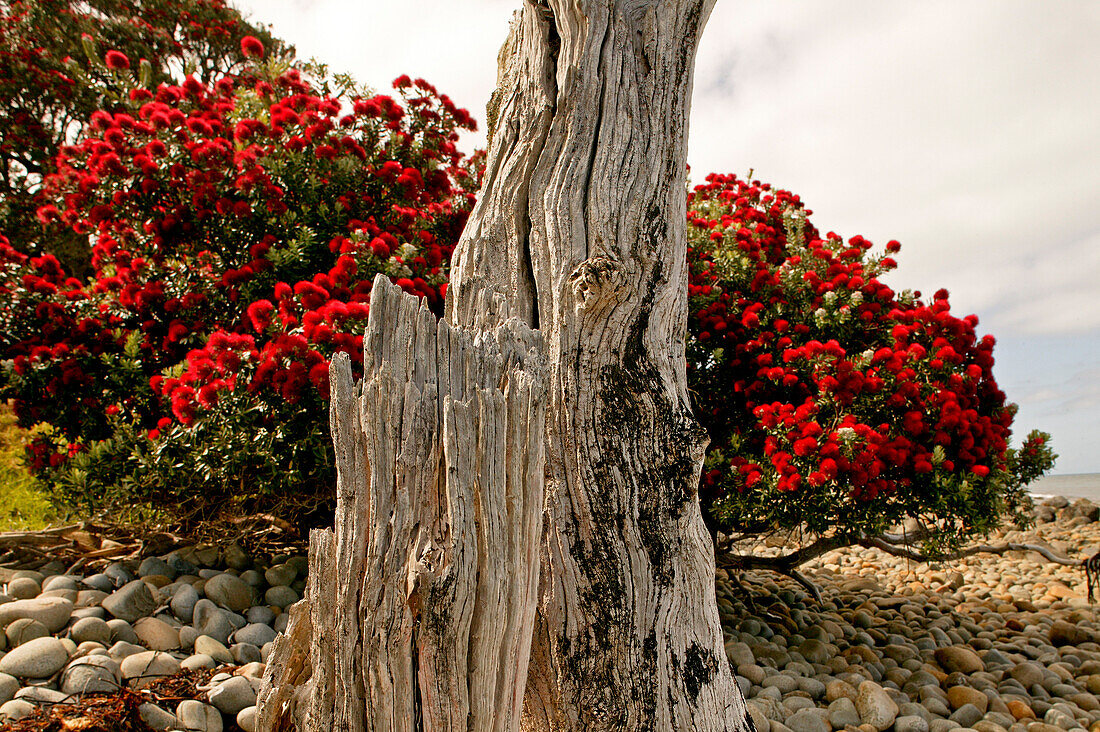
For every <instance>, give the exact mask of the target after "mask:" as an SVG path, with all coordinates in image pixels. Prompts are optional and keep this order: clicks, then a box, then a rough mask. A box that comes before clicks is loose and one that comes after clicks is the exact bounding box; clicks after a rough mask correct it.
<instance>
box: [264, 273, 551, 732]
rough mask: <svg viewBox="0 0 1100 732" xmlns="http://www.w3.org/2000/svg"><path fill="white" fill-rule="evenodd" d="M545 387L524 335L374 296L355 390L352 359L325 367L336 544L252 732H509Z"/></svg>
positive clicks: (533, 578) (317, 553)
mask: <svg viewBox="0 0 1100 732" xmlns="http://www.w3.org/2000/svg"><path fill="white" fill-rule="evenodd" d="M543 371H544V361H543V356H542V342H541V338H540V337H539V335H538V333H537V332H535V331H532V330H531V329H530V328H529V327H527V326H526V325H524V324H523V323H521V322H520V321H519V320H516V319H510V320H505V321H504V322H503V323H502V324H501V325H499V326H498V327H496V328H494V329H491V330H486V331H479V332H477V333H466V332H463V331H462V330H459V329H455V328H453V327H451V326H450V325H449V324H447V323H446V322H444V321H436V319H435V316H434V315H432V314H431V312H430V311H428V310H427V308H426V307H424V306H422V305H421V304H420V303H418V301H417V299H416V298H415V297H413V296H411V295H406V294H404V293H402V292H401V290H400V289H399V288H397V287H396V286H394V285H393V284H391V283H390V282H389V281H388V280H387V279H385V278H384V277H382V276H379V277H378V278H377V279H376V280H375V283H374V290H373V292H372V295H371V309H370V320H369V324H368V326H367V334H366V338H365V344H364V379H363V381H361V382H359V383H358V384H355V383H353V381H352V373H351V363H350V359H349V358H348V357H347V355H346V354H338V355H337V356H336V357H335V358H334V359H333V365H332V369H331V389H332V394H331V414H332V419H331V423H332V424H331V426H332V435H333V442H334V443H335V447H336V463H337V473H338V476H337V510H336V529H335V532H331V531H324V532H314V533H313V535H312V536H311V542H310V575H309V589H308V596H307V605H308V612H307V613H303V612H301V611H299V610H297V608H296V612H298V613H299V614H298V616H297V617H296V620H297V622H296V623H294V624H292V626H291V627H290V628H289V629H288V634H287V636H288V638H284V639H281V640H280V641H279V643H280V644H282V645H280V646H278V647H277V648H276V649H275V651H274V653H273V654H272V662H271V663H270V664H269V668H268V672H267V674H266V675H265V686H264V689H263V690H262V692H261V711H260V726H259V729H264V730H269V729H278V728H279V727H278V725H279V724H280V723H281V720H289V721H293V722H294V723H295V724H296V725H297V727H298V729H301V730H311V731H312V730H372V731H376V732H398V731H400V730H410V731H411V730H421V729H424V730H486V731H487V732H488V731H495V730H500V731H502V732H503V731H506V730H515V729H518V727H519V720H520V715H521V712H522V708H523V693H522V689H523V687H524V680H525V678H526V675H527V664H528V658H529V653H530V648H531V634H532V629H533V625H534V615H535V607H536V598H535V594H536V591H537V585H538V571H539V556H538V547H539V538H540V535H541V531H542V515H543V514H542V503H543V473H544V466H543V450H542V444H543V430H544V425H545V408H544V403H545V401H544V399H543V392H544V385H543V378H544V377H543ZM306 645H308V646H309V648H310V652H309V657H308V659H303V655H302V648H303V647H304V646H306ZM307 665H308V668H307V667H306V666H307Z"/></svg>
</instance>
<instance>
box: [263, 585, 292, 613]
mask: <svg viewBox="0 0 1100 732" xmlns="http://www.w3.org/2000/svg"><path fill="white" fill-rule="evenodd" d="M264 602H266V603H267V604H268V605H274V606H275V607H282V608H286V607H290V606H291V605H293V604H294V603H296V602H298V593H297V592H295V591H294V590H293V589H291V588H290V587H285V586H278V587H272V588H270V589H268V591H267V592H265V593H264Z"/></svg>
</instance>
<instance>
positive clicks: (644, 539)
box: [446, 0, 751, 731]
mask: <svg viewBox="0 0 1100 732" xmlns="http://www.w3.org/2000/svg"><path fill="white" fill-rule="evenodd" d="M712 6H713V0H528V2H525V3H524V5H523V8H522V10H521V11H520V12H519V13H518V14H517V17H516V18H515V20H514V21H513V24H512V28H511V33H510V35H509V38H508V41H507V42H506V43H505V45H504V48H503V49H502V51H501V56H500V71H499V83H498V89H497V92H496V93H495V95H494V98H493V102H492V104H491V109H490V121H491V128H492V136H491V139H490V147H489V157H488V160H487V165H486V175H485V183H484V187H483V191H482V197H481V199H480V200H479V202H478V204H477V205H476V207H475V209H474V211H473V213H472V215H471V218H470V222H469V224H468V225H467V227H466V229H465V231H464V232H463V235H462V238H461V240H460V243H459V245H458V248H457V250H456V254H455V259H454V267H453V270H452V277H451V285H450V289H449V291H448V303H447V310H446V312H447V318H448V319H449V320H450V321H451V322H453V323H454V324H456V325H458V326H461V327H468V328H473V329H477V328H483V327H491V326H493V325H494V324H495V323H496V322H497V320H498V319H497V318H496V317H495V316H494V315H493V313H492V312H490V311H488V310H486V309H485V308H483V307H481V306H480V305H479V303H483V302H487V301H493V302H496V301H500V300H504V301H505V303H506V306H507V307H502V308H501V309H502V310H504V311H507V312H513V313H519V314H523V315H525V317H526V318H527V319H528V322H529V323H530V324H531V325H532V326H534V327H537V328H538V329H539V331H540V332H541V333H542V334H543V337H544V338H545V340H546V347H547V361H548V368H549V377H548V395H547V399H548V406H547V441H546V450H547V471H548V479H547V480H548V482H547V488H546V490H547V504H546V510H547V513H546V522H547V526H546V531H545V532H544V534H545V541H544V544H543V547H542V556H543V569H542V583H541V588H540V607H539V616H538V627H537V631H536V640H535V645H534V648H533V651H532V653H533V659H532V662H531V669H530V675H529V678H528V688H527V691H526V695H527V703H526V712H525V714H526V717H525V722H524V728H525V729H529V730H578V731H579V730H650V729H652V730H672V729H676V730H681V729H682V730H746V729H751V721H750V720H749V719H748V717H747V715H746V712H745V707H744V701H743V699H742V697H741V694H740V692H739V690H738V688H737V686H736V684H735V683H734V681H733V677H732V674H731V673H730V669H729V666H728V662H727V661H726V657H725V653H724V650H723V645H722V635H721V629H720V625H719V620H718V614H717V609H716V607H715V600H714V579H713V578H714V552H713V547H712V545H711V540H710V537H709V536H708V534H707V532H706V530H705V528H704V525H703V521H702V516H701V513H700V507H699V502H698V497H697V495H696V486H697V485H698V479H699V471H700V469H701V465H702V459H703V455H704V451H705V448H706V444H707V438H706V435H705V433H704V431H703V430H702V429H701V428H700V427H699V425H698V424H697V423H696V421H695V420H694V419H693V418H692V415H691V413H690V408H689V402H688V396H687V387H686V375H685V370H684V369H685V358H684V342H685V336H686V307H687V272H686V264H685V254H686V231H685V215H686V201H685V195H684V186H685V175H686V140H687V126H688V109H689V104H690V98H691V85H692V73H693V66H694V58H695V51H696V47H697V43H698V39H699V36H700V34H701V32H702V30H703V26H704V25H705V22H706V19H707V17H708V15H709V13H710V10H711V7H712Z"/></svg>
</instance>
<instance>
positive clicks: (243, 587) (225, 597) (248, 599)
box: [204, 574, 252, 612]
mask: <svg viewBox="0 0 1100 732" xmlns="http://www.w3.org/2000/svg"><path fill="white" fill-rule="evenodd" d="M204 591H205V593H206V596H207V598H209V599H210V600H211V601H213V602H215V603H216V604H218V605H221V606H222V607H225V608H228V609H229V610H232V611H233V612H242V611H244V610H247V609H248V608H250V607H251V606H252V588H251V587H250V586H249V585H247V584H246V583H244V582H242V581H241V580H240V578H238V577H234V576H233V575H231V574H219V575H217V576H216V577H212V578H210V579H209V580H207V581H206V586H205V587H204Z"/></svg>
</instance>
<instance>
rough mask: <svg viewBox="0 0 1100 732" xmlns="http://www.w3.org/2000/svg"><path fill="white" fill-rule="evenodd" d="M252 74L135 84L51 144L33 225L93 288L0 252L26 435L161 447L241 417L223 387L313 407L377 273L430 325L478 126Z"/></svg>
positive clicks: (438, 104) (421, 85)
mask: <svg viewBox="0 0 1100 732" xmlns="http://www.w3.org/2000/svg"><path fill="white" fill-rule="evenodd" d="M254 40H255V39H252V40H250V39H249V38H246V39H244V41H242V49H243V50H245V51H246V53H253V54H258V53H259V52H262V45H261V46H259V47H258V46H257V44H258V41H257V42H256V43H253V42H252V41H254ZM120 55H121V54H120ZM110 63H112V64H116V65H118V64H120V63H121V61H120V60H119V59H118V58H116V57H114V56H112V57H111V61H110ZM252 74H253V75H251V76H243V77H225V78H222V79H219V80H217V81H216V82H214V83H213V84H206V83H203V82H201V81H199V80H197V79H196V78H194V77H188V78H187V79H185V80H184V82H183V83H182V84H179V85H163V84H162V85H160V86H159V87H158V88H157V89H155V90H148V89H144V88H141V87H134V88H133V89H132V90H131V92H130V94H129V97H130V100H131V103H130V107H129V108H128V109H124V110H119V111H114V112H105V111H100V112H96V113H95V114H94V115H93V116H92V119H91V120H90V124H89V127H90V130H91V131H92V133H93V134H90V135H89V136H87V137H86V138H85V139H84V140H83V141H82V142H80V143H79V144H78V145H75V146H71V147H67V148H65V149H64V150H63V152H62V155H61V156H60V158H59V172H58V174H56V175H54V176H52V177H51V178H49V179H48V180H47V184H46V188H47V191H48V193H49V195H50V196H51V197H52V199H53V202H52V203H49V204H47V205H45V206H43V207H42V208H41V209H40V210H39V217H40V220H41V221H42V222H44V223H45V224H47V225H50V226H53V227H59V228H62V229H69V230H71V231H76V232H81V233H83V234H85V235H89V236H91V238H92V240H93V242H94V246H93V259H92V263H93V266H94V269H95V276H94V277H93V278H92V280H90V281H89V282H88V283H86V284H84V283H81V282H79V281H77V280H75V279H71V278H68V277H66V275H65V274H64V272H63V271H62V269H61V267H60V266H59V264H58V262H57V260H56V259H54V258H52V257H49V256H47V257H40V258H34V259H28V258H27V257H24V256H23V255H20V254H18V253H17V252H15V251H14V250H13V249H11V247H9V246H6V244H5V245H0V293H3V294H4V295H6V296H7V298H6V299H7V303H8V304H7V305H5V306H4V308H3V310H2V311H0V325H3V326H5V328H4V336H3V341H2V343H0V345H2V350H3V354H4V357H7V358H12V359H14V365H15V367H14V374H13V378H12V379H10V380H9V381H8V383H6V384H0V392H2V393H3V394H4V395H5V396H10V397H14V398H15V399H16V410H17V413H18V414H19V416H20V418H21V419H22V420H23V421H24V422H38V421H48V422H51V423H53V424H55V425H57V426H58V427H59V428H60V430H61V433H62V434H64V435H65V436H66V437H67V438H69V439H71V440H79V441H83V442H90V443H94V442H96V441H99V440H103V439H104V438H107V437H109V436H111V435H112V434H114V432H115V431H116V430H117V428H118V427H117V425H118V424H120V420H121V421H125V422H134V421H136V423H137V424H139V425H142V427H143V430H144V431H145V432H146V433H148V434H149V435H150V436H152V437H153V438H160V437H161V436H162V435H163V434H165V427H166V426H167V425H166V424H165V422H164V420H165V419H166V418H170V419H174V420H175V421H177V422H178V423H179V424H182V425H185V426H190V425H194V424H195V422H196V420H197V419H198V418H200V417H201V416H202V415H204V414H207V413H212V412H215V411H219V410H222V411H224V410H226V409H230V410H231V409H237V408H238V407H239V404H240V401H239V400H235V401H233V403H232V406H226V404H227V403H226V400H225V399H224V396H225V395H226V394H231V393H233V394H242V393H243V394H251V395H253V399H258V400H260V401H261V402H263V403H266V404H268V405H269V406H268V407H265V410H266V411H265V413H266V414H270V415H272V416H270V417H269V418H268V419H269V420H270V421H272V422H274V421H275V420H276V415H277V414H278V412H279V409H282V408H283V407H282V406H280V405H297V404H299V403H301V402H303V401H305V402H309V403H312V404H316V405H317V408H318V409H320V404H319V403H320V400H322V399H324V398H327V395H328V360H329V358H330V357H331V355H332V354H333V353H335V352H337V351H346V352H349V353H351V354H352V356H353V358H354V359H355V360H356V362H360V361H361V359H362V336H361V333H362V331H363V328H364V326H365V323H366V318H367V314H368V307H367V302H368V301H369V297H370V289H371V281H372V279H373V277H374V275H375V274H377V273H383V274H386V275H388V276H390V277H391V278H392V279H393V280H394V281H396V282H397V283H398V284H399V285H400V286H402V287H403V288H404V289H406V290H407V291H409V292H412V293H415V294H417V295H418V296H421V297H423V298H425V300H426V301H427V302H428V304H429V305H430V306H431V307H433V308H434V309H436V310H437V311H439V310H441V308H442V292H443V288H445V284H446V277H447V273H446V267H447V265H448V262H449V260H450V255H451V251H452V249H453V246H454V241H455V240H456V239H457V235H458V233H459V231H461V227H462V225H463V224H464V222H465V217H466V212H467V210H468V207H469V205H470V203H471V201H472V200H473V192H472V187H473V186H474V185H475V180H474V171H472V170H471V169H470V167H469V165H468V163H467V162H466V161H465V160H464V159H463V157H462V155H461V154H460V153H459V152H458V150H457V148H456V147H455V144H454V143H455V141H456V140H457V137H458V136H457V130H458V129H459V128H461V127H472V126H473V122H472V120H471V119H470V117H469V115H468V114H467V113H466V112H465V111H464V110H460V109H458V108H456V107H455V106H454V104H453V103H452V102H451V101H450V100H449V99H448V98H447V97H446V96H443V95H439V94H438V93H437V92H436V91H435V89H434V88H433V87H432V86H431V85H430V84H428V83H427V82H424V81H423V80H417V81H416V82H410V84H408V85H403V86H402V95H403V98H402V99H400V100H398V99H395V98H393V97H390V96H386V95H374V96H369V97H355V98H352V99H338V98H334V97H330V96H325V95H324V94H322V93H319V92H318V91H317V90H316V89H315V87H314V85H313V84H311V83H309V82H308V81H307V80H306V79H304V78H303V77H302V76H301V74H300V72H298V71H297V70H295V69H292V70H290V71H288V72H286V73H284V74H282V75H281V76H278V77H276V78H266V77H264V76H263V72H261V71H259V70H254V71H253V72H252ZM244 110H248V113H247V114H245V113H244ZM298 437H301V436H296V435H293V434H287V435H286V436H285V439H286V440H294V439H297V438H298ZM59 459H60V460H61V461H62V462H64V460H65V456H62V458H59ZM53 462H57V461H53ZM35 464H36V465H39V467H43V468H45V467H47V466H48V467H52V468H56V467H58V466H57V465H54V464H52V463H51V461H50V460H48V459H47V460H45V461H44V462H43V461H35Z"/></svg>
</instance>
